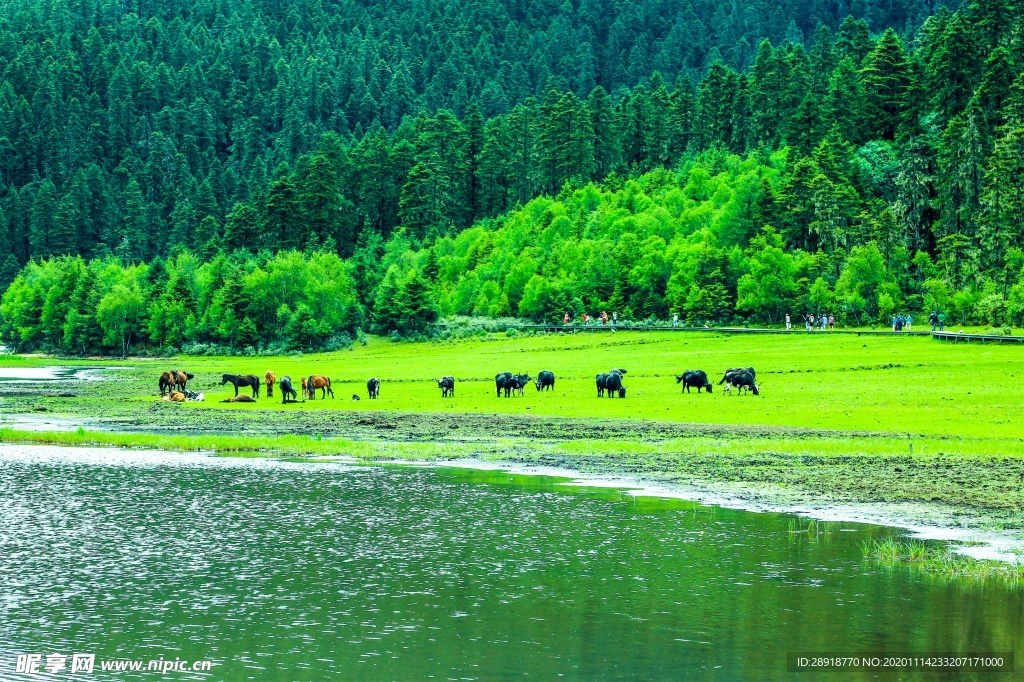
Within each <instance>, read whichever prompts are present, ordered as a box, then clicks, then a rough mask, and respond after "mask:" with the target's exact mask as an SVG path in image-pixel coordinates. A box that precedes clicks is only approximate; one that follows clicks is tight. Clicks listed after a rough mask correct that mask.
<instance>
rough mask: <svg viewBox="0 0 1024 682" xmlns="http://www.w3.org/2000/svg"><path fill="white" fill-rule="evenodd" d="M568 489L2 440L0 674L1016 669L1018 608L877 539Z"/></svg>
mask: <svg viewBox="0 0 1024 682" xmlns="http://www.w3.org/2000/svg"><path fill="white" fill-rule="evenodd" d="M557 482H559V481H557V480H554V479H550V478H547V479H546V478H544V477H536V476H519V475H512V474H508V473H504V472H494V471H489V472H485V471H474V470H467V469H422V468H405V467H368V466H353V465H345V464H308V463H306V464H304V463H281V462H273V461H268V460H243V459H229V458H210V457H204V456H201V455H178V454H173V455H171V454H159V453H138V452H130V451H117V450H85V451H77V452H76V451H69V450H65V449H58V448H38V447H29V448H24V447H10V446H4V447H0V679H19V678H18V677H17V676H16V675H14V673H13V670H14V654H15V653H18V652H25V651H28V652H32V651H37V652H40V653H44V654H45V653H50V652H51V651H62V650H63V651H65V652H70V651H71V650H75V651H94V652H95V653H97V656H98V658H104V657H110V658H115V657H120V658H140V659H142V658H145V659H148V658H155V657H158V656H163V657H165V658H167V657H170V658H173V657H175V656H180V657H181V658H187V659H190V660H191V659H199V658H212V659H215V660H217V661H219V662H220V665H219V666H217V667H215V668H214V670H213V672H212V673H211V674H210V675H209V679H230V680H235V679H260V680H312V679H354V680H362V679H366V680H380V679H398V680H414V679H481V680H504V679H509V680H511V679H522V678H524V676H526V675H528V676H530V677H533V678H536V677H542V678H544V679H576V680H594V679H651V680H665V679H680V678H683V677H691V676H692V677H699V678H701V679H711V680H755V679H757V680H765V679H791V678H792V674H791V673H787V672H786V660H785V654H786V652H787V651H791V650H803V651H808V650H817V651H821V650H829V649H836V650H842V651H851V650H853V651H857V650H887V651H978V650H981V651H984V650H1003V651H1006V650H1016V651H1017V655H1018V657H1019V656H1021V655H1022V653H1024V652H1022V651H1021V644H1020V642H1021V634H1022V632H1021V629H1022V613H1024V608H1022V607H1024V603H1022V598H1021V596H1020V594H1019V593H1017V592H1012V591H1008V590H1007V589H1006V588H1004V587H1002V586H1000V585H995V584H989V585H974V584H969V583H951V582H948V581H946V580H943V579H938V578H929V577H926V576H921V575H919V574H917V573H915V572H913V571H909V570H907V571H905V570H890V569H883V568H879V567H876V566H874V565H872V564H868V563H865V562H863V561H862V560H861V557H860V549H859V543H860V542H861V541H863V540H864V539H866V538H867V537H869V536H870V535H871V534H872V533H878V532H882V531H883V529H879V528H877V527H870V526H855V525H844V524H827V525H826V524H821V525H820V526H816V527H815V528H814V529H813V530H808V528H807V521H806V520H802V521H799V520H795V519H794V518H793V517H790V516H786V515H780V514H752V513H748V512H742V511H735V510H727V509H719V508H715V507H703V506H700V505H696V504H694V503H691V502H686V501H681V500H671V499H669V500H661V499H654V498H634V497H632V496H629V495H623V494H621V493H619V492H618V491H616V490H608V489H592V488H572V487H567V486H561V485H555V483H557ZM794 524H796V527H795V528H794ZM801 524H802V525H801ZM560 676H561V677H560ZM56 677H57V676H55V678H56ZM146 677H147V676H146V675H145V674H139V675H138V676H137V678H138V679H143V678H146ZM175 677H176V679H200V678H201V676H198V675H196V676H192V677H190V675H188V674H180V675H175ZM858 677H864V678H867V677H869V676H868V675H867V674H862V675H858V674H853V675H851V674H848V673H847V674H843V675H842V679H851V678H853V679H857V678H858ZM95 678H96V679H103V677H102V674H100V673H97V674H96V676H95ZM33 679H40V677H38V676H36V677H34V678H33ZM111 679H112V678H111ZM117 679H132V678H131V675H130V674H120V675H118V676H117ZM807 679H811V678H807ZM814 679H822V678H821V677H814ZM899 679H915V677H913V676H911V675H905V676H902V677H900V678H899ZM921 679H925V677H923V676H922V677H921ZM927 679H942V678H941V677H936V676H935V675H930V676H927ZM950 679H963V678H962V677H957V678H950Z"/></svg>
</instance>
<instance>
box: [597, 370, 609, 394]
mask: <svg viewBox="0 0 1024 682" xmlns="http://www.w3.org/2000/svg"><path fill="white" fill-rule="evenodd" d="M607 380H608V375H607V374H598V375H597V397H598V398H602V397H604V383H605V382H606V381H607Z"/></svg>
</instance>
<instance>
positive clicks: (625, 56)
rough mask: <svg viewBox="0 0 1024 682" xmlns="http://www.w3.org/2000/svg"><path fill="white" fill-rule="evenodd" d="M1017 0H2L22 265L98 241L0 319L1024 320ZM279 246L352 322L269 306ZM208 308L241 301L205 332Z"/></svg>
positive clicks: (6, 192) (312, 306)
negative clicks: (914, 315) (927, 313)
mask: <svg viewBox="0 0 1024 682" xmlns="http://www.w3.org/2000/svg"><path fill="white" fill-rule="evenodd" d="M154 11H155V12H157V14H156V15H154V14H153V12H154ZM1022 15H1024V12H1022V9H1021V8H1020V7H1019V6H1018V5H1017V0H978V1H976V2H972V3H971V4H970V5H969V6H965V7H962V8H960V9H956V8H954V7H944V6H941V5H934V4H931V3H927V4H922V3H916V2H915V3H902V4H901V3H899V2H895V3H892V2H887V1H886V2H878V3H853V4H849V5H848V4H845V3H840V4H833V3H824V2H805V3H792V4H783V3H778V4H772V3H766V2H764V3H749V4H747V5H744V6H740V5H738V4H733V5H727V4H725V3H721V2H657V1H651V2H646V3H620V4H612V3H603V4H602V3H601V2H590V1H588V0H584V1H583V2H581V3H579V4H576V5H574V4H572V3H564V4H562V5H558V6H555V5H554V4H550V5H549V4H544V3H532V2H531V3H510V4H501V3H492V4H483V3H465V4H456V3H450V4H442V3H435V4H432V3H424V4H417V3H403V2H397V3H387V4H386V5H385V4H379V5H377V4H366V5H361V4H334V5H329V6H328V5H325V4H323V3H320V2H316V3H306V4H304V3H279V4H267V5H263V6H257V5H254V4H245V5H237V6H236V5H231V6H227V5H226V4H219V5H214V4H210V5H200V4H197V3H190V4H187V3H184V2H181V3H177V2H172V3H165V4H163V5H162V6H161V7H159V8H156V7H155V6H148V7H141V6H133V5H131V4H127V5H124V4H121V5H116V6H115V5H112V4H104V3H98V4H94V5H89V4H80V5H76V6H74V7H71V6H69V5H66V4H63V3H59V2H58V3H54V4H52V5H48V6H43V5H41V4H39V3H35V2H24V3H11V4H8V5H6V6H4V8H3V9H2V10H0V72H2V73H3V74H4V81H3V84H2V85H0V126H2V131H0V132H2V135H0V152H2V153H0V183H2V185H0V209H2V215H0V286H3V285H5V284H6V283H8V282H11V281H12V279H13V278H14V276H15V275H16V273H17V272H18V271H19V269H20V268H21V267H22V266H23V265H24V264H25V263H27V262H29V260H30V259H36V260H37V261H38V260H39V259H48V258H54V257H59V256H63V255H68V256H76V255H80V256H81V257H82V258H83V259H84V260H75V259H74V258H72V259H70V260H69V259H55V260H52V261H47V262H46V263H43V264H41V265H32V266H30V267H29V268H28V269H26V270H25V272H24V274H23V276H22V277H21V278H20V279H19V282H18V283H16V284H15V285H14V286H12V287H11V288H10V290H9V291H8V294H7V295H6V296H5V298H4V305H3V307H2V309H0V312H2V314H3V317H4V332H3V333H4V335H5V338H6V339H7V341H8V342H13V343H16V344H18V345H21V346H26V347H27V346H32V345H38V346H50V347H63V348H65V349H75V348H77V349H80V350H81V349H86V348H99V347H104V344H106V347H113V346H115V345H116V344H113V343H112V342H110V341H109V340H108V341H103V340H102V339H101V338H100V337H101V336H103V334H102V333H100V331H95V332H93V334H94V338H92V340H91V341H83V340H81V339H79V340H78V341H73V340H72V339H73V337H74V334H70V336H69V335H68V334H67V333H64V332H62V335H59V334H57V333H56V331H55V330H54V329H49V330H47V331H46V334H48V337H47V338H46V339H45V340H44V339H43V336H44V334H43V333H42V330H40V329H38V327H39V325H41V324H42V319H43V312H44V308H45V307H46V306H45V304H46V301H47V300H48V297H49V298H51V299H54V300H56V301H57V303H59V305H58V306H57V307H58V308H59V309H60V310H58V311H56V312H54V311H51V312H50V314H52V315H56V317H48V318H47V319H49V320H50V323H51V325H52V324H57V326H58V327H60V328H61V329H63V330H65V332H66V331H67V330H68V329H71V328H73V327H74V326H75V324H79V325H86V326H88V325H89V324H90V321H93V322H95V321H96V320H97V319H99V318H98V315H99V312H98V310H99V304H100V303H101V302H102V301H103V300H105V299H106V298H107V297H109V296H111V295H112V294H111V291H112V287H115V286H120V287H123V288H124V290H123V291H122V290H120V289H119V291H121V293H122V294H123V293H124V291H134V292H136V293H137V295H138V296H137V298H138V301H139V302H138V306H136V307H137V312H136V313H135V314H134V315H135V318H137V323H136V329H135V332H134V334H135V341H136V342H149V343H152V344H155V345H165V346H166V345H180V344H182V343H185V342H188V341H191V342H198V341H202V342H218V343H222V342H229V343H236V342H237V339H233V338H231V336H230V334H229V333H228V330H230V329H231V328H232V326H233V325H241V324H245V323H247V324H246V330H247V334H246V338H245V341H246V344H245V345H258V344H261V343H269V342H272V341H281V342H285V340H287V342H288V343H292V344H294V345H298V346H303V347H309V346H312V345H316V343H320V342H324V340H325V339H328V338H331V337H333V336H334V335H335V334H336V333H337V332H338V331H340V330H342V329H348V330H349V331H354V330H355V329H356V328H359V327H362V328H367V329H368V328H371V327H372V328H377V329H380V330H383V331H387V330H389V329H400V330H403V331H413V329H409V327H415V328H420V327H422V325H423V323H424V322H426V321H429V320H431V319H433V318H434V317H435V316H436V315H437V314H440V315H447V314H454V313H462V314H475V315H491V316H494V315H517V316H527V317H533V318H538V319H539V318H544V317H552V316H555V315H560V313H561V311H562V309H564V308H570V309H572V310H573V311H574V312H582V311H583V310H584V309H589V310H591V311H592V310H594V309H598V308H603V307H607V308H609V309H613V308H614V309H618V310H621V311H623V312H624V313H626V314H629V315H631V316H634V317H665V316H668V315H670V314H671V313H673V312H679V313H680V314H681V315H683V316H684V317H686V318H688V319H690V320H691V321H708V322H731V321H736V320H739V321H743V320H751V321H777V319H778V316H779V314H780V313H781V311H783V310H791V309H792V310H793V311H794V312H796V311H797V309H800V310H805V309H810V308H811V307H816V308H819V309H820V308H821V307H822V306H827V307H830V308H833V309H834V311H835V312H836V313H837V314H838V315H840V316H841V317H843V318H847V319H849V320H852V321H860V322H864V321H869V320H873V319H878V318H880V317H884V316H885V315H887V314H890V313H891V312H893V311H896V310H903V309H908V310H910V309H912V310H920V309H922V308H923V307H926V306H927V307H933V306H939V307H944V308H948V309H949V311H950V312H951V313H953V312H955V314H956V315H958V316H960V318H961V319H964V320H973V321H977V322H981V321H984V322H988V323H991V324H1003V323H1008V322H1017V321H1020V320H1019V319H1018V318H1019V317H1020V315H1021V314H1022V311H1019V310H1018V309H1017V302H1016V297H1017V294H1016V293H1015V292H1016V289H1015V287H1016V286H1017V283H1018V281H1019V279H1020V274H1021V273H1020V270H1021V267H1022V265H1024V256H1022V252H1021V247H1024V244H1022V235H1021V232H1022V229H1024V228H1022V225H1024V77H1022V70H1024V19H1022ZM659 169H664V170H659ZM592 183H594V184H592ZM544 195H546V196H548V197H550V198H549V199H535V198H536V197H540V196H544ZM474 225H475V226H474ZM776 251H777V252H778V254H781V255H777V254H776ZM275 253H279V255H278V256H275V255H274V254H275ZM762 256H763V257H764V258H768V260H767V261H765V260H764V258H762ZM338 257H340V260H337V261H336V262H337V266H336V267H335V268H327V269H326V270H325V269H324V267H323V263H325V262H328V261H325V260H324V259H328V260H329V259H330V258H335V259H337V258H338ZM772 258H775V259H776V260H774V261H773V260H772ZM91 259H95V261H94V262H92V263H88V262H87V261H89V260H91ZM154 259H155V260H154ZM282 259H283V260H282ZM318 259H319V260H318ZM779 259H781V260H779ZM150 262H152V264H151V265H141V264H143V263H150ZM282 262H288V263H291V265H292V266H294V267H296V268H298V269H300V270H302V271H303V272H304V273H306V274H304V275H303V276H302V277H303V278H308V277H312V275H309V273H311V272H314V271H317V272H321V273H322V272H329V273H330V277H329V279H331V280H332V281H333V282H334V283H335V284H338V286H340V287H341V288H342V289H344V291H345V293H344V294H343V295H342V294H338V296H339V298H338V300H339V303H338V306H340V307H343V308H344V311H340V308H339V310H335V311H334V313H332V314H331V315H329V316H328V317H330V319H331V322H330V323H328V322H325V321H323V319H321V320H320V322H310V320H311V319H313V320H315V319H317V317H318V315H317V314H314V313H315V311H318V310H322V305H323V300H321V299H322V295H321V294H318V293H313V292H310V291H305V290H303V289H302V287H301V286H300V287H297V288H293V289H292V290H291V291H290V292H289V293H288V294H287V295H283V296H279V298H280V305H278V307H277V308H276V309H274V310H271V309H270V308H269V307H268V306H269V304H268V303H267V301H265V300H262V301H261V300H256V298H257V297H258V296H259V295H260V294H257V293H255V292H256V291H257V289H250V286H251V285H253V282H252V281H251V279H250V278H252V277H254V276H255V277H256V278H257V279H259V278H260V277H262V276H264V275H266V276H270V273H272V272H282V273H283V272H284V270H281V267H282V266H281V263H282ZM331 262H334V261H331ZM316 263H320V265H317V264H316ZM766 263H770V264H769V265H766ZM759 268H760V270H759ZM335 270H337V272H335ZM114 271H116V272H118V273H120V274H118V275H117V277H114V276H113V275H111V274H110V273H112V272H114ZM101 272H102V273H106V274H105V275H104V276H103V277H100V276H99V273H101ZM759 272H760V273H761V274H762V275H763V274H765V273H776V274H779V275H780V276H781V280H780V281H779V282H774V283H770V286H769V283H768V282H766V281H761V280H759V279H758V277H759V276H760V275H759V274H758V273H759ZM61 273H63V274H61ZM69 273H70V274H69ZM82 273H85V274H84V275H83V274H82ZM90 273H91V274H90ZM254 273H255V274H254ZM258 273H263V274H262V275H260V274H258ZM858 273H859V274H858ZM108 275H109V276H110V277H113V279H106V277H107V276H108ZM322 276H325V275H322ZM855 280H856V281H855ZM861 280H863V281H864V282H867V284H864V285H863V286H861V284H858V282H860V281H861ZM100 281H103V282H105V283H104V284H102V285H100V284H98V283H99V282H100ZM303 281H304V282H306V281H307V279H303ZM744 283H745V284H744ZM303 286H305V285H303ZM90 287H98V289H97V290H96V291H89V289H90ZM765 288H767V289H770V290H772V291H774V292H775V293H774V294H772V296H769V297H768V298H764V297H760V298H759V297H758V296H757V295H754V294H755V293H756V291H759V290H761V289H765ZM76 289H77V290H79V295H78V297H77V298H74V297H72V298H70V299H69V298H68V296H70V294H71V293H72V292H74V291H75V290H76ZM171 289H173V290H174V292H175V293H173V294H171V293H170V291H171ZM228 290H230V291H228ZM812 290H813V292H814V293H813V296H812ZM55 292H63V295H59V294H58V293H55ZM220 293H224V296H226V297H227V298H226V299H224V296H221V297H220V298H218V296H219V295H220ZM115 298H116V297H115ZM129 298H130V299H131V300H135V294H132V296H130V297H129ZM58 299H59V300H58ZM215 299H216V300H217V301H222V299H224V300H226V301H227V302H226V303H223V305H226V306H227V308H226V309H225V311H222V312H224V315H225V316H224V319H223V320H221V321H220V322H214V321H211V320H206V321H205V322H204V321H203V320H204V318H206V317H208V316H209V314H210V313H211V310H210V307H209V306H210V305H212V302H213V301H214V300H215ZM74 301H79V303H75V302H74ZM108 304H109V305H113V300H111V301H108ZM171 305H173V306H182V307H181V308H180V309H177V308H176V312H175V313H174V315H172V316H171V317H172V318H173V319H176V320H179V322H180V324H179V325H178V326H179V327H180V329H177V328H176V330H173V331H171V330H170V326H173V325H170V323H169V322H165V321H164V320H165V319H169V318H167V307H168V306H171ZM218 305H221V303H218ZM76 306H79V307H76ZM410 312H411V313H413V314H412V315H409V314H406V313H410ZM228 313H229V314H228ZM218 314H220V313H218ZM410 317H411V318H412V319H413V322H412V323H410V321H409V320H410ZM72 319H74V320H78V322H76V323H75V324H72V323H71V322H69V320H72ZM133 319H134V318H133ZM188 320H191V321H190V322H189V321H188ZM317 324H319V327H318V326H317ZM69 325H70V326H69ZM218 329H219V330H220V331H217V330H218ZM303 329H304V330H305V331H297V330H303ZM289 330H290V331H289ZM249 332H252V333H249ZM57 336H61V339H57ZM115 336H116V334H115ZM65 337H66V338H65ZM317 340H319V341H317Z"/></svg>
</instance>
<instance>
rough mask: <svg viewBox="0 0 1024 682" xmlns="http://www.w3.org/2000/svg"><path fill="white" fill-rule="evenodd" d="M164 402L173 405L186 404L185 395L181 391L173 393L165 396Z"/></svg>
mask: <svg viewBox="0 0 1024 682" xmlns="http://www.w3.org/2000/svg"><path fill="white" fill-rule="evenodd" d="M164 400H167V401H169V402H172V403H183V402H185V394H184V393H182V392H181V391H171V392H170V393H168V394H167V395H166V396H164Z"/></svg>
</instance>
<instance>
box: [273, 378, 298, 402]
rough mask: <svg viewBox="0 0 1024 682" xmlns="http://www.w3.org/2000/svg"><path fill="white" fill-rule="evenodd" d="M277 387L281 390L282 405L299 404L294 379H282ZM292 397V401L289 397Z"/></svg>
mask: <svg viewBox="0 0 1024 682" xmlns="http://www.w3.org/2000/svg"><path fill="white" fill-rule="evenodd" d="M277 387H278V388H279V389H281V402H282V403H286V404H287V403H297V402H299V394H298V391H296V390H295V387H294V386H292V378H291V377H290V376H283V377H281V381H279V382H277ZM289 396H291V400H289V399H288V397H289Z"/></svg>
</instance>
